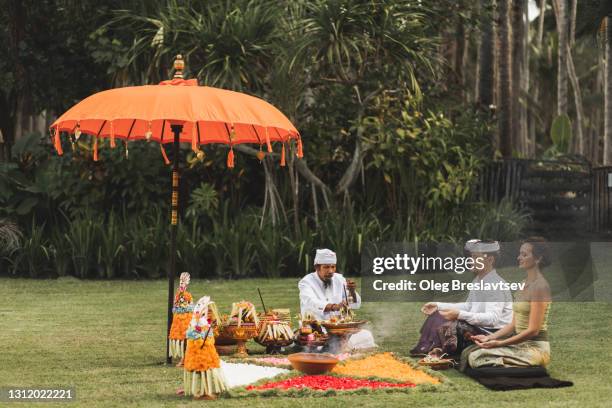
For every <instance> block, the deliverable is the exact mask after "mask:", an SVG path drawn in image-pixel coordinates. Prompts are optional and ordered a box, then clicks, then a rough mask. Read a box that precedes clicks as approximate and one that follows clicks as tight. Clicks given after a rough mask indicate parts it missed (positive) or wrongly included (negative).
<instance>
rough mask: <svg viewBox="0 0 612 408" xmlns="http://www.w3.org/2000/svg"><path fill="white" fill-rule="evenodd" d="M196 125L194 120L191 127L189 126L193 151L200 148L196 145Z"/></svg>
mask: <svg viewBox="0 0 612 408" xmlns="http://www.w3.org/2000/svg"><path fill="white" fill-rule="evenodd" d="M196 126H197V125H196V122H193V127H192V128H191V150H193V151H194V152H195V153H197V152H198V151H199V150H200V149H199V146H198V132H197V129H196Z"/></svg>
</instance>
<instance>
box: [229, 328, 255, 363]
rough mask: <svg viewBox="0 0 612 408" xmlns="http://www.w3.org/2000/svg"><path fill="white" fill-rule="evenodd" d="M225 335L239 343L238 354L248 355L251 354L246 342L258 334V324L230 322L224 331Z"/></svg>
mask: <svg viewBox="0 0 612 408" xmlns="http://www.w3.org/2000/svg"><path fill="white" fill-rule="evenodd" d="M222 333H223V334H224V335H225V336H227V337H229V338H231V339H233V340H235V341H236V343H237V346H238V347H237V350H236V356H237V357H247V356H248V355H249V353H248V350H247V348H246V342H247V341H248V340H250V339H252V338H253V337H255V336H257V326H256V325H255V323H242V324H240V326H238V325H237V324H228V325H227V326H225V327H224V330H223V332H222Z"/></svg>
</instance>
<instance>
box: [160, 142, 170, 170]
mask: <svg viewBox="0 0 612 408" xmlns="http://www.w3.org/2000/svg"><path fill="white" fill-rule="evenodd" d="M159 149H160V150H161V154H162V156H163V157H164V163H166V166H167V165H169V164H170V160H168V155H167V154H166V149H164V145H163V144H161V143H160V144H159Z"/></svg>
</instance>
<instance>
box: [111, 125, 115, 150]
mask: <svg viewBox="0 0 612 408" xmlns="http://www.w3.org/2000/svg"><path fill="white" fill-rule="evenodd" d="M115 146H116V144H115V125H114V124H113V122H111V123H110V147H111V149H114V148H115Z"/></svg>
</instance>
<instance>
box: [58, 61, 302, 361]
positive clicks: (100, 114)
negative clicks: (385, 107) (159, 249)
mask: <svg viewBox="0 0 612 408" xmlns="http://www.w3.org/2000/svg"><path fill="white" fill-rule="evenodd" d="M174 68H175V74H174V78H173V79H172V80H169V81H163V82H161V83H160V84H159V85H145V86H132V87H125V88H116V89H110V90H107V91H103V92H99V93H96V94H94V95H91V96H89V97H88V98H86V99H84V100H82V101H81V102H79V103H78V104H76V105H74V106H73V107H72V108H70V109H69V110H68V111H66V112H65V113H64V114H63V115H61V116H60V117H59V118H58V119H57V120H56V121H55V122H53V124H52V125H51V127H50V128H51V132H52V137H53V144H54V146H55V149H56V150H57V153H58V154H60V155H61V154H63V150H62V134H64V135H65V137H66V138H68V139H70V141H73V140H75V139H78V138H79V137H80V136H81V134H89V135H91V136H92V137H93V138H94V152H93V159H94V160H95V161H97V160H98V139H99V138H108V139H110V146H111V148H114V147H115V146H116V144H117V141H118V140H119V141H121V140H122V141H123V143H124V144H125V146H126V149H127V145H128V142H131V141H134V140H142V139H145V140H148V141H151V140H152V141H156V142H158V143H159V144H160V150H161V154H162V155H163V158H164V160H165V161H166V164H169V160H168V157H167V155H166V151H165V148H164V145H166V144H172V148H173V153H174V154H173V156H172V157H173V158H175V160H174V162H173V163H172V213H171V222H170V224H171V226H170V233H171V237H170V247H171V252H170V256H171V263H170V269H169V271H168V333H169V332H170V326H171V324H172V301H173V292H174V278H175V276H176V232H177V224H178V187H179V163H178V157H179V154H178V152H179V146H180V143H181V142H184V143H189V144H190V145H191V149H193V151H194V152H196V154H197V155H198V156H200V155H201V154H202V152H201V150H200V146H201V145H203V144H208V143H222V144H226V145H228V146H229V152H228V156H227V167H229V168H231V167H234V150H233V146H234V145H237V144H240V143H258V144H259V145H260V146H262V145H264V144H265V145H266V147H267V150H268V152H272V145H271V143H272V142H281V143H282V151H281V166H284V165H285V145H286V144H288V143H290V142H291V140H294V141H295V142H296V143H297V149H296V150H297V156H298V157H302V141H301V138H300V134H299V132H298V131H297V129H296V128H295V127H294V126H293V124H292V123H291V122H290V121H289V119H287V117H286V116H285V115H283V113H281V112H280V111H279V110H278V109H276V108H275V107H274V106H272V105H271V104H269V103H268V102H266V101H264V100H262V99H259V98H256V97H254V96H250V95H246V94H243V93H239V92H233V91H228V90H225V89H218V88H212V87H207V86H198V84H197V80H195V79H190V80H185V79H183V68H184V62H183V59H182V57H181V56H180V55H178V56H177V59H176V61H175V62H174ZM168 351H169V341H168V339H167V336H166V358H167V362H168V363H170V362H171V361H172V358H171V357H169V356H168Z"/></svg>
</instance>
